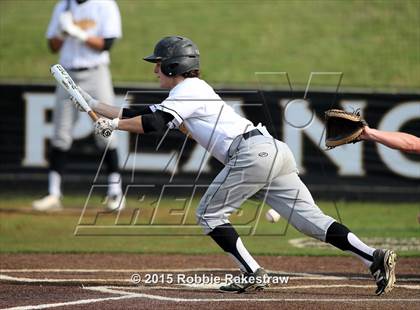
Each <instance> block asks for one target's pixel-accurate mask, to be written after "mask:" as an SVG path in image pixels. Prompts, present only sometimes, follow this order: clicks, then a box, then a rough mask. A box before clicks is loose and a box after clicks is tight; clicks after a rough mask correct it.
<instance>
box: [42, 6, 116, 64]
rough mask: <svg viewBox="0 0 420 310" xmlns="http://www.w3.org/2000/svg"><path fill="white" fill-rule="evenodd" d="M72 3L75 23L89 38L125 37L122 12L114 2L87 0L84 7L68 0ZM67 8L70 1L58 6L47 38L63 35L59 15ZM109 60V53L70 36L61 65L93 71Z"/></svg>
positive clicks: (61, 58) (66, 40)
mask: <svg viewBox="0 0 420 310" xmlns="http://www.w3.org/2000/svg"><path fill="white" fill-rule="evenodd" d="M69 4H70V7H69V9H70V11H71V13H72V15H73V21H74V23H75V24H76V25H78V26H79V27H81V28H82V29H83V30H85V31H86V32H87V33H88V34H89V35H92V36H98V37H102V38H120V37H121V36H122V30H121V17H120V11H119V9H118V6H117V4H116V2H115V1H114V0H88V1H86V2H84V3H81V4H78V3H77V2H76V1H75V0H69ZM66 6H67V0H61V1H60V2H58V3H57V5H56V6H55V8H54V12H53V14H52V18H51V21H50V24H49V25H48V30H47V34H46V36H47V38H48V39H50V38H53V37H55V36H58V34H59V33H60V31H61V29H60V21H59V20H60V15H61V14H62V13H63V12H64V11H65V9H66ZM109 61H110V59H109V52H108V51H97V50H95V49H93V48H90V47H88V46H87V45H86V44H85V43H82V42H80V41H79V40H78V39H75V38H72V37H69V36H68V37H66V39H65V41H64V44H63V46H62V48H61V51H60V64H61V65H62V66H63V67H65V68H72V69H73V68H91V67H95V66H98V65H102V64H108V63H109Z"/></svg>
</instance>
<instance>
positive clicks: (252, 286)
mask: <svg viewBox="0 0 420 310" xmlns="http://www.w3.org/2000/svg"><path fill="white" fill-rule="evenodd" d="M268 286H269V284H268V274H267V272H266V271H265V270H264V269H263V268H258V269H257V270H256V271H255V272H253V273H244V274H243V276H242V277H241V281H240V282H232V283H230V284H228V285H223V286H221V287H219V290H220V291H221V292H224V293H237V294H241V293H245V292H249V291H253V290H255V291H262V290H264V288H266V287H268Z"/></svg>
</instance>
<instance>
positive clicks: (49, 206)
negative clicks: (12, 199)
mask: <svg viewBox="0 0 420 310" xmlns="http://www.w3.org/2000/svg"><path fill="white" fill-rule="evenodd" d="M32 208H33V209H34V210H36V211H61V210H62V209H63V206H62V205H61V200H60V197H58V196H55V195H47V196H45V197H44V198H41V199H39V200H35V201H34V202H33V203H32Z"/></svg>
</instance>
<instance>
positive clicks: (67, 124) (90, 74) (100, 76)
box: [51, 65, 117, 151]
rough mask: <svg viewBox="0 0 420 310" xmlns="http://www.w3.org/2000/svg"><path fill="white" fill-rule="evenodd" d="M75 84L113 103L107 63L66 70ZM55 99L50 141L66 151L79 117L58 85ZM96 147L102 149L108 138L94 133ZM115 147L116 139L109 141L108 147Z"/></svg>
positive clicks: (67, 96)
mask: <svg viewBox="0 0 420 310" xmlns="http://www.w3.org/2000/svg"><path fill="white" fill-rule="evenodd" d="M68 72H69V74H70V76H71V77H72V79H73V80H74V82H75V83H76V84H78V85H79V86H80V87H81V88H83V89H84V90H85V91H86V92H87V93H88V94H90V95H91V96H92V97H93V98H95V99H98V100H99V101H102V102H105V103H107V104H111V105H112V104H114V90H113V87H112V80H111V73H110V71H109V68H108V66H107V65H100V66H97V67H95V68H93V69H89V70H85V71H80V72H77V71H68ZM55 95H56V101H55V109H54V113H53V124H54V134H53V137H52V139H51V143H52V145H53V146H55V147H56V148H58V149H60V150H62V151H68V150H69V149H70V147H71V145H72V142H73V135H72V133H73V126H74V124H75V122H76V121H77V119H78V117H79V111H78V110H77V109H76V108H75V106H74V105H73V104H72V103H71V102H69V100H70V99H69V95H68V93H67V92H66V91H65V90H64V89H63V87H61V86H59V87H57V88H56V91H55ZM95 141H96V144H97V145H98V147H100V148H101V149H104V148H105V147H106V145H107V143H108V139H106V138H104V137H102V136H100V135H95ZM116 147H117V139H116V137H114V138H113V139H112V140H111V142H110V146H109V148H110V149H115V148H116Z"/></svg>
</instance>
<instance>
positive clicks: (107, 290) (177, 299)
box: [85, 286, 420, 302]
mask: <svg viewBox="0 0 420 310" xmlns="http://www.w3.org/2000/svg"><path fill="white" fill-rule="evenodd" d="M85 289H87V290H92V291H98V292H102V293H110V294H127V295H128V294H130V295H131V296H137V297H139V298H148V299H156V300H160V301H174V302H229V301H242V302H243V301H250V302H260V301H301V302H305V301H306V302H307V301H317V302H320V301H321V302H337V301H338V302H340V301H341V302H343V301H345V302H349V301H350V302H365V301H370V302H371V301H375V302H376V301H382V302H383V301H387V302H417V301H420V298H412V299H406V298H392V299H391V298H332V299H330V298H323V299H320V298H180V297H167V296H160V295H153V294H144V293H131V292H127V291H125V290H122V291H121V290H115V289H111V288H110V287H104V286H98V287H86V288H85Z"/></svg>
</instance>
